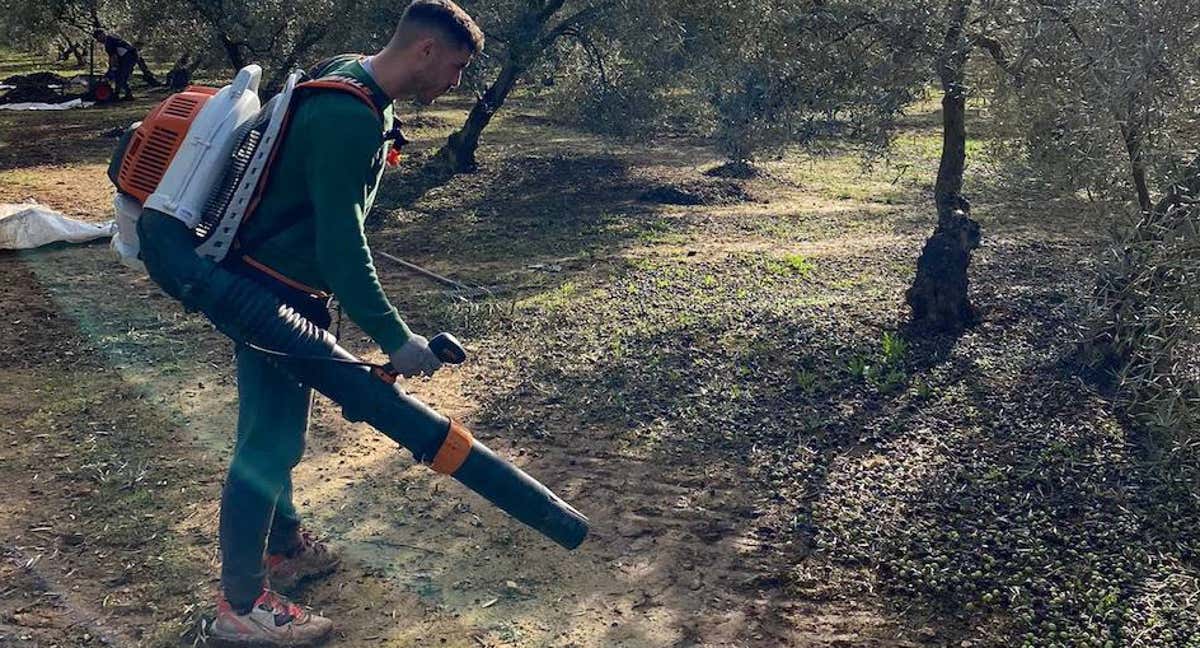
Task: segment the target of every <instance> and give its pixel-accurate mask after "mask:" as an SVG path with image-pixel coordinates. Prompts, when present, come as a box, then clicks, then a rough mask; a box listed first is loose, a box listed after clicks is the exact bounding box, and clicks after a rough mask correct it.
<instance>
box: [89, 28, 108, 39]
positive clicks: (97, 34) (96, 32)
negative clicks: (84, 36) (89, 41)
mask: <svg viewBox="0 0 1200 648" xmlns="http://www.w3.org/2000/svg"><path fill="white" fill-rule="evenodd" d="M107 35H108V34H106V33H104V30H103V29H93V30H92V38H104V37H105V36H107Z"/></svg>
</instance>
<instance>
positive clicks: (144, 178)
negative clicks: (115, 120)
mask: <svg viewBox="0 0 1200 648" xmlns="http://www.w3.org/2000/svg"><path fill="white" fill-rule="evenodd" d="M215 94H217V88H208V87H205V86H188V87H187V88H186V89H185V90H184V91H183V92H180V93H177V94H173V95H171V96H170V97H167V98H166V100H164V101H163V102H162V103H160V104H158V106H156V107H155V108H154V110H152V111H150V114H149V115H147V116H146V119H145V120H143V121H142V125H141V126H139V127H138V129H137V131H135V132H134V134H133V138H132V139H130V141H129V147H128V148H127V149H126V150H125V155H124V156H123V157H122V158H121V170H120V171H119V172H118V174H117V186H119V187H120V189H121V191H123V192H125V193H127V194H129V195H131V196H133V197H134V198H136V199H137V200H138V202H142V203H144V202H146V199H147V198H149V197H150V194H152V193H154V190H155V189H157V188H158V183H159V181H161V180H162V177H163V174H165V173H166V172H167V167H168V166H170V165H171V160H173V159H175V153H177V152H178V151H179V147H180V146H183V140H184V137H185V136H186V135H187V132H188V128H191V126H192V121H193V120H195V119H196V115H198V114H199V113H200V109H201V108H202V107H204V104H205V103H207V102H208V100H209V99H210V98H212V96H213V95H215Z"/></svg>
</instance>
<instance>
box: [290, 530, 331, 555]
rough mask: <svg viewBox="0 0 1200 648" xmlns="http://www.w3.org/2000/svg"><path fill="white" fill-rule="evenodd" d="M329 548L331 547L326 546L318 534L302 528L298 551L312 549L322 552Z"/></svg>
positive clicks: (314, 551)
mask: <svg viewBox="0 0 1200 648" xmlns="http://www.w3.org/2000/svg"><path fill="white" fill-rule="evenodd" d="M328 550H329V548H328V547H326V546H325V543H324V542H321V541H320V540H318V539H317V536H315V535H313V533H312V532H311V531H309V530H308V529H300V546H299V547H298V548H297V552H296V553H303V552H307V551H311V552H313V553H318V554H320V553H325V552H326V551H328Z"/></svg>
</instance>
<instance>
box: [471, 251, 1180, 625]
mask: <svg viewBox="0 0 1200 648" xmlns="http://www.w3.org/2000/svg"><path fill="white" fill-rule="evenodd" d="M1081 252H1082V250H1081V248H1080V247H1079V246H1078V245H1064V244H1059V243H1047V242H1041V241H1008V242H1005V243H999V244H997V245H995V246H994V247H993V248H992V249H990V250H989V251H988V252H987V254H985V255H984V256H983V259H982V260H981V262H980V263H979V264H978V266H977V268H976V274H977V277H978V278H979V289H978V290H977V293H976V294H977V298H978V299H979V301H980V304H981V306H983V307H984V309H985V312H986V313H987V319H986V320H985V323H984V324H983V325H981V326H980V327H979V328H977V329H975V330H973V331H971V332H969V333H968V334H967V335H965V336H963V337H962V338H959V339H958V340H957V341H956V342H955V341H953V340H951V339H948V338H943V339H940V340H934V341H931V342H928V343H922V344H918V345H915V346H913V347H912V348H910V349H909V351H908V355H907V357H906V358H905V359H904V361H903V363H902V364H903V372H904V379H903V381H902V382H901V383H900V384H899V385H895V384H890V383H888V382H887V381H885V380H883V379H882V378H880V377H879V374H873V373H871V372H870V371H869V370H866V371H864V370H861V369H855V367H856V366H859V365H862V364H869V363H883V362H884V359H883V358H881V357H880V355H879V353H878V352H877V351H873V350H874V349H876V348H877V347H878V345H879V339H878V337H877V336H878V332H877V331H876V330H875V329H874V328H873V327H863V326H861V325H858V324H856V323H855V318H856V317H855V316H856V313H855V310H854V307H846V308H843V307H841V306H837V305H834V306H817V307H811V306H803V305H800V304H797V303H796V302H795V301H794V300H793V299H792V298H791V296H790V295H789V294H788V292H789V291H788V290H787V289H786V288H785V289H783V290H770V289H768V290H764V291H763V292H761V293H754V292H749V293H748V294H747V292H746V290H745V289H744V288H739V287H738V285H739V284H738V282H737V281H736V280H732V279H730V278H729V277H720V279H719V280H718V281H717V282H716V283H717V285H716V286H715V287H714V288H712V289H713V290H717V291H724V290H726V288H725V286H723V285H722V284H723V283H724V282H726V281H728V282H729V284H730V286H729V287H728V290H727V292H728V293H729V294H726V295H723V296H720V297H716V298H714V299H712V300H711V301H708V302H705V300H704V299H694V297H695V295H696V294H697V293H695V292H691V293H689V292H688V291H682V292H681V290H680V285H681V284H688V283H692V282H693V281H694V282H695V283H705V284H707V282H702V281H697V280H698V279H699V277H694V278H687V277H680V276H673V277H674V279H673V281H672V282H667V283H666V284H664V283H663V280H662V279H661V275H658V277H659V278H655V276H649V277H647V276H645V275H646V269H645V268H643V267H634V266H621V265H620V264H618V265H617V266H616V267H613V268H610V269H609V270H608V271H607V272H605V273H603V275H604V277H605V281H604V282H603V283H596V284H589V285H581V286H578V287H577V288H576V291H575V292H574V293H573V295H574V296H575V297H576V300H575V301H572V300H570V299H564V298H562V297H563V296H562V295H559V296H558V297H556V298H553V299H549V300H548V301H543V302H535V304H534V308H536V309H537V312H536V316H534V314H533V313H528V314H526V315H525V316H517V317H516V319H519V320H520V322H521V325H520V327H514V328H506V329H505V333H504V335H503V345H504V349H505V350H506V354H507V355H506V356H505V358H504V359H503V364H504V365H505V366H507V369H506V370H504V369H499V368H497V367H492V368H490V369H489V374H490V375H492V376H493V377H494V379H493V380H492V381H491V382H490V383H489V385H488V387H487V389H486V390H485V391H486V393H484V394H482V395H480V396H479V400H480V401H481V403H480V409H479V411H478V412H477V414H476V416H477V418H478V419H479V421H480V422H481V423H482V424H483V427H484V428H485V429H488V430H491V431H495V432H496V433H499V434H502V435H503V436H504V437H505V438H506V439H508V440H509V441H511V442H512V443H515V444H517V445H519V446H525V445H528V446H531V447H538V448H541V449H542V450H541V452H546V453H553V454H555V455H556V456H561V457H564V458H568V457H569V458H574V459H575V460H576V461H577V462H579V465H581V466H583V467H584V468H586V470H587V471H589V472H591V471H597V470H600V471H604V474H610V473H613V472H614V471H615V474H625V475H628V476H629V479H628V480H627V482H626V488H624V489H621V490H619V491H614V492H606V491H588V490H581V491H580V494H581V495H587V496H588V497H586V498H585V499H583V500H582V503H583V505H584V506H587V505H591V506H592V507H593V511H594V512H595V519H596V521H597V525H598V526H601V527H604V526H609V527H613V528H617V529H628V534H629V537H630V538H632V539H626V538H625V536H624V534H620V533H619V534H618V535H620V536H621V537H619V538H615V539H614V540H615V542H614V545H613V546H614V547H616V548H617V555H621V551H622V550H624V549H625V548H629V549H630V550H633V548H634V547H635V545H636V540H637V539H638V538H640V537H646V536H649V537H653V538H655V539H656V542H655V544H654V556H655V557H654V559H653V563H654V568H653V570H651V571H648V572H646V573H645V574H644V577H645V578H646V579H647V580H646V581H645V582H648V583H653V584H659V583H663V584H666V585H665V587H663V588H662V589H661V591H660V593H659V594H658V595H656V597H657V598H656V600H657V602H658V603H659V604H661V605H663V606H666V607H671V608H675V609H676V610H677V613H676V614H674V615H672V616H673V618H676V619H677V621H676V623H675V625H674V626H673V627H674V628H675V631H676V632H677V633H678V634H679V635H680V636H684V635H686V634H687V633H689V632H692V631H693V630H694V629H695V628H694V627H692V626H693V625H695V624H696V623H699V624H700V625H701V626H705V623H704V622H703V621H696V619H704V618H717V617H714V616H713V615H715V614H718V613H728V612H730V611H731V610H736V609H737V608H738V607H739V606H748V607H750V608H754V609H756V610H758V612H757V613H756V617H755V618H757V619H760V620H761V619H773V620H774V621H773V623H776V624H781V623H782V621H781V620H782V619H784V618H785V617H786V616H787V611H788V609H789V608H788V606H789V605H794V604H795V603H796V601H808V602H812V601H828V600H830V597H831V596H832V598H833V600H838V599H839V598H840V597H845V596H846V594H845V592H843V593H841V594H832V595H831V594H830V589H831V588H837V587H839V586H840V587H848V588H853V587H862V588H864V591H876V592H879V593H881V594H882V595H883V597H884V599H885V600H886V601H888V602H889V605H888V609H889V610H890V611H891V613H893V614H895V615H897V616H898V617H900V618H902V619H904V625H905V626H907V628H908V629H909V630H910V631H911V634H909V635H908V636H909V637H910V638H911V637H918V638H921V640H924V641H928V642H931V643H937V644H945V643H946V642H949V643H950V644H951V645H957V643H959V642H961V641H963V640H971V639H979V638H981V637H990V638H993V639H996V638H1005V639H1006V640H1011V641H1013V642H1020V641H1022V640H1028V639H1029V638H1030V637H1034V638H1035V639H1036V638H1053V639H1054V640H1059V641H1069V640H1073V639H1074V638H1078V637H1086V638H1087V639H1088V641H1092V640H1095V641H1098V642H1099V643H1100V644H1103V643H1104V642H1105V641H1116V642H1118V643H1119V642H1121V641H1124V640H1128V639H1129V637H1131V636H1133V635H1134V634H1139V633H1151V635H1150V636H1158V637H1160V638H1162V640H1163V641H1166V642H1168V643H1170V642H1171V641H1174V640H1178V638H1179V637H1184V636H1192V635H1191V634H1187V633H1192V632H1194V631H1195V630H1196V628H1197V620H1196V615H1195V613H1194V611H1192V612H1189V611H1188V609H1189V608H1188V607H1187V606H1186V605H1185V603H1184V601H1186V600H1187V597H1188V596H1190V595H1191V594H1192V593H1194V592H1192V591H1191V588H1188V587H1176V588H1175V589H1173V590H1172V589H1170V588H1168V587H1166V586H1165V585H1164V584H1165V583H1169V582H1175V583H1180V582H1184V583H1185V584H1186V582H1194V581H1188V579H1191V578H1193V576H1194V575H1195V573H1194V571H1195V569H1194V567H1193V566H1188V565H1187V560H1190V558H1189V556H1193V555H1195V553H1196V549H1197V548H1200V539H1198V538H1197V534H1196V533H1195V532H1192V531H1187V530H1185V529H1184V528H1183V526H1184V525H1183V520H1184V519H1186V515H1182V514H1181V511H1194V509H1195V505H1194V504H1193V503H1190V500H1189V499H1188V497H1186V496H1184V495H1183V494H1181V493H1180V492H1176V493H1174V494H1173V495H1172V497H1171V499H1169V500H1162V499H1159V496H1160V495H1161V494H1162V493H1163V489H1162V488H1161V487H1154V488H1151V487H1150V483H1151V482H1152V481H1153V480H1154V478H1152V476H1151V475H1150V473H1149V472H1148V469H1147V468H1146V467H1145V466H1144V465H1142V464H1141V463H1140V462H1139V461H1138V458H1137V456H1136V454H1135V453H1133V452H1132V449H1131V447H1130V444H1129V442H1128V440H1127V433H1126V431H1125V429H1124V427H1123V426H1122V424H1121V422H1120V421H1119V419H1118V418H1117V417H1116V416H1115V415H1114V414H1113V410H1112V407H1111V404H1109V403H1108V402H1106V401H1105V400H1104V399H1103V398H1100V397H1099V396H1097V395H1096V394H1094V393H1092V392H1090V391H1089V390H1088V389H1087V388H1086V387H1084V386H1083V385H1082V384H1081V383H1080V382H1079V381H1078V380H1076V379H1075V378H1074V377H1073V376H1071V375H1069V374H1064V373H1063V372H1062V370H1061V363H1060V362H1059V360H1060V358H1061V355H1062V353H1063V351H1064V349H1069V348H1070V347H1071V345H1072V342H1073V340H1074V335H1075V324H1074V323H1075V322H1077V321H1078V318H1079V316H1080V310H1081V305H1080V304H1079V303H1078V302H1077V298H1074V297H1072V295H1073V294H1078V293H1073V291H1074V290H1075V288H1076V286H1077V285H1078V282H1079V281H1080V276H1081V275H1084V276H1086V273H1085V272H1081V271H1080V269H1079V264H1078V263H1075V262H1074V261H1073V259H1074V258H1076V257H1077V255H1079V254H1080V253H1081ZM1029 259H1037V260H1038V261H1037V262H1036V263H1030V262H1028V260H1029ZM1062 268H1073V269H1072V270H1070V271H1065V272H1064V271H1062ZM707 270H708V269H707V268H700V269H696V270H689V271H687V272H691V273H693V274H703V273H704V272H706V271H707ZM701 294H702V293H701ZM739 296H740V300H739V299H738V297H739ZM706 303H707V305H706ZM485 328H486V327H485ZM498 360H499V359H496V358H493V361H498ZM698 466H708V467H711V468H716V470H713V471H711V473H710V475H709V476H708V477H707V480H706V481H700V482H696V481H695V480H689V479H681V478H680V477H679V476H680V475H694V474H695V471H697V470H698V468H697V467H698ZM579 478H580V479H584V480H588V481H590V479H589V478H588V477H587V476H586V475H580V476H579ZM596 481H598V482H602V483H603V482H609V481H611V480H608V479H598V480H596ZM662 483H670V484H672V485H674V486H677V487H678V486H682V488H683V490H682V491H681V492H678V493H677V494H676V495H675V496H674V497H675V503H674V504H672V505H668V503H666V502H661V501H656V500H655V495H656V494H657V493H656V492H655V488H656V485H657V484H662ZM712 489H715V490H716V491H717V492H719V493H722V495H723V497H712V496H711V494H710V493H711V491H712ZM739 489H740V490H739ZM734 492H740V493H741V495H742V496H741V497H736V496H732V495H729V494H730V493H734ZM1150 493H1153V495H1149V494H1150ZM721 502H724V504H725V505H724V506H723V505H722V504H721ZM733 502H736V505H730V504H731V503H733ZM622 525H625V526H622ZM748 546H750V547H754V548H755V549H754V550H751V551H745V549H746V547H748ZM1157 547H1173V549H1170V550H1159V549H1157ZM698 558H699V560H700V562H703V563H704V564H706V565H709V566H711V569H712V570H713V571H714V572H719V571H721V570H722V569H723V568H724V567H725V566H726V565H730V564H731V563H732V562H733V561H740V564H741V565H742V567H743V568H754V569H757V570H760V573H762V574H775V575H779V574H783V577H782V578H779V579H777V580H773V581H770V580H768V582H769V583H770V585H769V586H767V587H763V586H762V585H763V583H764V581H763V580H758V581H755V582H754V583H753V587H752V588H750V590H753V591H752V592H751V591H750V590H737V589H736V588H735V590H734V591H733V592H731V593H730V594H729V595H728V596H726V597H725V598H721V599H719V602H718V603H712V604H710V603H707V602H706V601H707V600H708V599H707V596H708V594H709V592H710V591H711V590H709V589H708V585H709V584H708V583H702V584H701V585H699V586H698V588H697V589H696V590H691V591H689V590H687V589H686V588H683V587H680V585H681V582H680V580H679V578H678V576H677V575H678V574H683V573H686V572H687V570H688V569H690V568H692V567H693V566H694V564H695V563H696V562H697V559H698ZM827 569H833V570H834V571H836V570H838V569H841V570H844V571H845V573H846V574H856V575H857V577H860V578H863V579H865V583H862V582H860V583H852V582H850V581H848V580H843V581H842V582H840V583H838V582H836V581H834V582H833V583H832V584H831V582H829V581H826V582H821V580H820V579H819V578H816V577H814V576H813V574H817V573H825V574H827V573H828V572H827V571H823V570H827ZM863 574H865V576H863ZM844 578H847V577H845V576H844ZM1179 579H1182V580H1179ZM846 591H849V590H846ZM1151 592H1157V593H1153V594H1152V593H1151ZM764 601H765V603H764ZM756 602H757V603H756ZM756 605H757V606H759V607H755V606H756ZM764 606H765V607H764ZM1163 618H1169V619H1172V620H1174V621H1175V622H1176V629H1174V630H1172V629H1171V628H1170V627H1169V626H1167V627H1165V628H1164V627H1162V626H1161V624H1160V620H1161V619H1163ZM684 619H687V621H683V620H684ZM764 624H765V622H761V623H756V624H749V623H748V624H746V625H745V626H743V628H744V629H745V631H746V632H750V633H753V632H762V631H763V627H765V625H770V624H765V625H764ZM706 627H707V626H706ZM772 627H773V628H775V629H773V630H771V632H779V630H778V628H779V627H781V626H780V625H775V626H772ZM1178 628H1184V630H1179V629H1178ZM709 629H710V630H711V628H709ZM1153 633H1157V634H1156V635H1155V634H1153ZM1181 633H1184V634H1181Z"/></svg>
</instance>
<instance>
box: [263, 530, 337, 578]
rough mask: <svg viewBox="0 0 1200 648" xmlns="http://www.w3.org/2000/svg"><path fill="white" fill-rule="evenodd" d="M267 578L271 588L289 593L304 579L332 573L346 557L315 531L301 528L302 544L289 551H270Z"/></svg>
mask: <svg viewBox="0 0 1200 648" xmlns="http://www.w3.org/2000/svg"><path fill="white" fill-rule="evenodd" d="M266 562H267V580H268V581H269V582H270V583H271V587H272V588H274V589H276V590H279V591H282V592H286V591H289V590H291V589H292V588H294V587H296V586H297V585H299V584H300V581H303V580H307V579H310V578H316V577H318V576H325V575H327V574H332V573H333V572H334V571H335V570H336V569H337V568H338V565H339V564H340V563H341V562H342V559H341V558H340V557H338V555H337V554H336V553H335V552H334V551H333V550H332V549H330V548H329V545H327V544H325V543H324V542H321V541H320V540H317V539H316V537H314V536H313V535H312V534H311V533H309V532H308V531H305V530H301V531H300V544H299V545H297V546H296V548H295V549H293V550H292V551H291V552H289V553H286V554H267V560H266Z"/></svg>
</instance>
